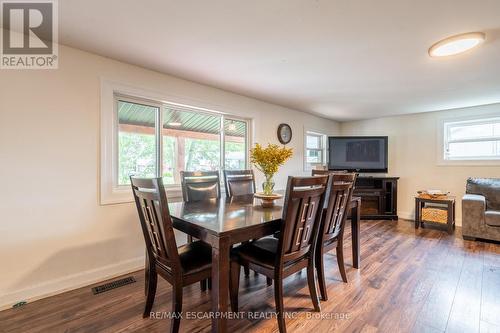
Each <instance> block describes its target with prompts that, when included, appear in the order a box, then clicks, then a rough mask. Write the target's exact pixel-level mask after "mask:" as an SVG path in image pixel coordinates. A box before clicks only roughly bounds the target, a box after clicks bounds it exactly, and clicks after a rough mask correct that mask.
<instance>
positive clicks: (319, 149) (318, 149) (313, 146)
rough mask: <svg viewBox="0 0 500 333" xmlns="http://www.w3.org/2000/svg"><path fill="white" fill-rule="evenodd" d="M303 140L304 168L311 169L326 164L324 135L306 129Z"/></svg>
mask: <svg viewBox="0 0 500 333" xmlns="http://www.w3.org/2000/svg"><path fill="white" fill-rule="evenodd" d="M304 141H305V152H304V169H305V170H312V169H313V168H314V167H316V166H322V165H324V164H326V135H324V134H320V133H315V132H309V131H306V135H305V138H304Z"/></svg>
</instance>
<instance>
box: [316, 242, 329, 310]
mask: <svg viewBox="0 0 500 333" xmlns="http://www.w3.org/2000/svg"><path fill="white" fill-rule="evenodd" d="M316 272H317V274H318V284H319V293H320V295H321V299H322V300H323V301H327V300H328V294H327V291H326V280H325V266H324V263H323V251H322V249H320V250H318V251H317V252H316Z"/></svg>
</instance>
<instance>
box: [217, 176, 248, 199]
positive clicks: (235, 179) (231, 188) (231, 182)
mask: <svg viewBox="0 0 500 333" xmlns="http://www.w3.org/2000/svg"><path fill="white" fill-rule="evenodd" d="M224 184H225V186H226V196H227V197H228V198H229V197H234V196H238V195H246V194H254V193H255V176H254V174H253V170H224Z"/></svg>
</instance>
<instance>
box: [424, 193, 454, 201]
mask: <svg viewBox="0 0 500 333" xmlns="http://www.w3.org/2000/svg"><path fill="white" fill-rule="evenodd" d="M417 193H418V197H419V198H422V199H437V200H439V199H446V198H447V197H448V194H449V193H450V192H446V193H442V194H430V193H428V192H427V191H417Z"/></svg>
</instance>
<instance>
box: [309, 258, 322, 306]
mask: <svg viewBox="0 0 500 333" xmlns="http://www.w3.org/2000/svg"><path fill="white" fill-rule="evenodd" d="M307 284H308V286H309V294H311V300H312V303H313V306H314V311H317V312H320V311H321V306H320V305H319V298H318V292H317V290H316V280H315V279H314V258H311V259H309V264H308V265H307Z"/></svg>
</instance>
